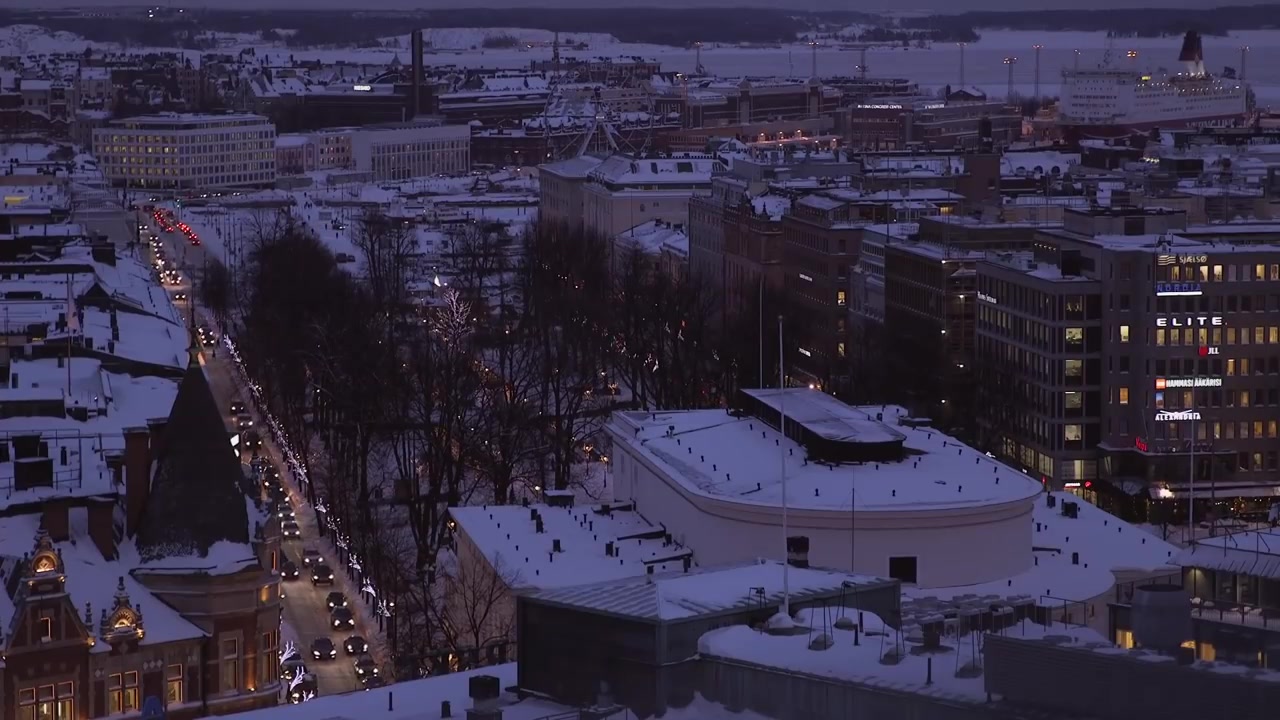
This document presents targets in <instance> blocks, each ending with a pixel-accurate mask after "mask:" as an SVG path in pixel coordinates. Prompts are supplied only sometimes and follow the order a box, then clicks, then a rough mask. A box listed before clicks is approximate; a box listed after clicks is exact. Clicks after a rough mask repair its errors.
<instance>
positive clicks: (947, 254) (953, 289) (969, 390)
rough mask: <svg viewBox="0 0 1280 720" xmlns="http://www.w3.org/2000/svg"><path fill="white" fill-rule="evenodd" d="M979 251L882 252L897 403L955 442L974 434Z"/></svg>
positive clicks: (927, 246) (916, 245)
mask: <svg viewBox="0 0 1280 720" xmlns="http://www.w3.org/2000/svg"><path fill="white" fill-rule="evenodd" d="M982 257H983V253H982V252H981V251H979V250H966V249H964V248H960V247H953V246H947V245H939V244H937V243H929V242H896V243H890V244H887V245H886V246H885V247H884V305H885V307H884V313H885V316H884V322H885V327H886V328H887V329H888V331H889V336H890V337H891V338H892V339H893V341H892V342H890V343H886V346H885V350H886V351H887V352H886V353H884V355H883V359H884V360H887V361H888V367H887V368H886V377H887V378H888V379H889V382H890V384H891V385H892V386H893V387H895V388H898V392H897V395H896V397H895V398H894V402H896V403H899V404H903V405H904V406H905V407H906V408H907V409H908V410H910V411H911V413H912V414H913V415H915V416H917V417H928V418H931V419H932V420H933V421H934V427H938V428H942V429H944V430H945V431H947V432H949V433H952V434H953V435H955V436H956V437H960V438H961V439H966V438H968V437H969V436H970V435H971V432H972V430H973V428H972V427H971V424H972V418H973V402H974V399H975V398H974V393H973V387H974V370H975V368H974V343H975V339H976V332H975V315H976V312H975V310H976V304H977V301H978V299H977V292H976V284H977V272H976V266H977V263H978V261H979V260H980V259H981V258H982Z"/></svg>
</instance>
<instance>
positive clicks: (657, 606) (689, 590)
mask: <svg viewBox="0 0 1280 720" xmlns="http://www.w3.org/2000/svg"><path fill="white" fill-rule="evenodd" d="M783 575H784V573H783V563H780V562H776V561H772V560H761V561H757V562H752V563H746V564H741V565H731V566H725V567H714V568H706V569H701V570H699V569H694V570H690V571H689V572H672V573H666V574H654V575H646V576H643V577H636V578H631V579H627V580H613V581H608V582H601V583H592V584H589V585H577V586H573V587H565V588H555V589H550V590H543V591H541V592H535V593H532V594H531V595H530V596H529V597H532V598H534V599H536V600H539V601H542V602H548V603H556V604H560V605H568V606H572V607H575V608H579V609H584V610H594V611H596V612H601V613H609V614H612V615H622V616H626V617H630V618H640V619H646V620H685V619H690V618H696V617H700V616H703V615H715V614H718V613H723V612H728V611H732V610H736V609H740V608H747V607H758V606H760V605H761V604H762V603H763V604H769V603H776V602H780V601H781V598H782V595H783ZM786 576H787V577H786V584H787V587H788V588H789V589H790V593H791V597H792V598H793V599H794V600H795V601H796V602H800V601H803V600H804V599H805V598H806V597H811V596H814V595H829V594H831V593H838V592H839V591H840V590H841V588H843V587H846V586H847V585H850V584H851V585H853V586H855V587H856V586H862V587H880V586H884V585H885V584H886V583H892V582H895V581H893V580H885V579H883V578H877V577H871V576H869V575H852V574H849V573H843V572H836V571H832V570H823V569H820V568H796V567H792V568H788V570H787V572H786ZM760 588H763V590H764V595H763V599H762V597H761V595H760V594H759V593H758V591H757V589H760Z"/></svg>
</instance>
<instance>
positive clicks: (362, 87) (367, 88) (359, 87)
mask: <svg viewBox="0 0 1280 720" xmlns="http://www.w3.org/2000/svg"><path fill="white" fill-rule="evenodd" d="M351 89H352V90H355V91H356V92H370V91H372V90H373V86H372V85H352V86H351Z"/></svg>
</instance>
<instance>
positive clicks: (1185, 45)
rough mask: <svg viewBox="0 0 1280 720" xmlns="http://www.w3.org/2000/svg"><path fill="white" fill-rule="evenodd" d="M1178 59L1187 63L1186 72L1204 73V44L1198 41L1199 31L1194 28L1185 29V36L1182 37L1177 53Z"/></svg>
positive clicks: (1192, 73)
mask: <svg viewBox="0 0 1280 720" xmlns="http://www.w3.org/2000/svg"><path fill="white" fill-rule="evenodd" d="M1178 61H1179V62H1184V63H1186V64H1187V73H1188V74H1190V75H1195V76H1200V75H1204V45H1203V43H1201V41H1200V33H1198V32H1196V31H1195V30H1188V31H1187V36H1186V37H1184V38H1183V39H1182V52H1181V53H1179V54H1178Z"/></svg>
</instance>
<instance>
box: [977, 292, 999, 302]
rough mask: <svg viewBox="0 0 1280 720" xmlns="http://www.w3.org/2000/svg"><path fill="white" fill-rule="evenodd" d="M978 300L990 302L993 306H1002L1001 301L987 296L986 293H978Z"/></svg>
mask: <svg viewBox="0 0 1280 720" xmlns="http://www.w3.org/2000/svg"><path fill="white" fill-rule="evenodd" d="M978 299H979V300H981V301H982V302H989V303H991V304H992V305H999V304H1000V301H999V300H997V299H995V298H994V297H992V296H991V295H988V294H986V293H984V292H980V293H978Z"/></svg>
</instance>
